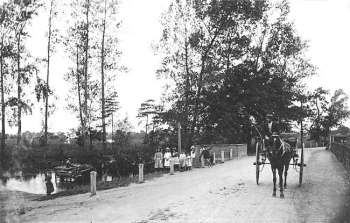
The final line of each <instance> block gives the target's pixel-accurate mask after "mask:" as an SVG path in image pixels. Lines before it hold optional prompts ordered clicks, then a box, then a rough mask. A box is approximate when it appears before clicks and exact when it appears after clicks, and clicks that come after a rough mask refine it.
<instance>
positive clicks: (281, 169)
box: [278, 166, 284, 198]
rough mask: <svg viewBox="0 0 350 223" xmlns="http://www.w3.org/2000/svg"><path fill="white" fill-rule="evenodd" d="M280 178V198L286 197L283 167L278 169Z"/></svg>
mask: <svg viewBox="0 0 350 223" xmlns="http://www.w3.org/2000/svg"><path fill="white" fill-rule="evenodd" d="M278 176H279V186H280V196H281V198H283V197H284V194H283V166H282V167H280V168H278Z"/></svg>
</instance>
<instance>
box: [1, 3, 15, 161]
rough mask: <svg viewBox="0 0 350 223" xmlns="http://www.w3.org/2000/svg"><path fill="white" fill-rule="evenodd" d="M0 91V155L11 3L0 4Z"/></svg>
mask: <svg viewBox="0 0 350 223" xmlns="http://www.w3.org/2000/svg"><path fill="white" fill-rule="evenodd" d="M0 15H1V16H0V76H1V79H0V91H1V92H0V93H1V127H2V128H1V143H0V146H1V150H0V156H2V152H3V151H4V149H5V140H6V124H5V123H6V103H5V91H6V90H5V88H6V86H5V85H6V83H5V79H6V75H7V74H8V73H9V68H8V64H7V63H6V60H7V59H11V58H12V57H13V56H14V52H13V51H14V49H13V48H14V46H13V40H12V34H13V29H14V25H15V24H14V22H13V19H14V15H15V14H14V10H13V5H12V4H11V3H2V5H0Z"/></svg>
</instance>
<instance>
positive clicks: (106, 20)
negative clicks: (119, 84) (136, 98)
mask: <svg viewBox="0 0 350 223" xmlns="http://www.w3.org/2000/svg"><path fill="white" fill-rule="evenodd" d="M100 5H101V7H100V10H98V13H99V14H100V15H101V22H100V24H101V25H100V29H99V30H98V31H100V33H101V44H100V58H99V59H100V70H101V79H100V84H101V90H100V91H101V122H102V143H103V148H104V149H105V148H106V118H107V117H108V115H107V114H106V99H107V98H109V99H108V100H109V101H112V100H113V99H114V100H115V99H116V97H117V93H116V91H115V90H114V87H112V86H110V85H111V83H113V82H114V81H115V72H116V71H120V70H123V69H124V67H122V66H119V65H118V63H117V61H118V58H119V56H120V54H121V52H120V50H118V48H117V46H118V38H117V35H116V33H117V32H118V29H119V26H120V21H119V20H118V18H117V8H118V2H117V1H116V0H102V1H101V2H100Z"/></svg>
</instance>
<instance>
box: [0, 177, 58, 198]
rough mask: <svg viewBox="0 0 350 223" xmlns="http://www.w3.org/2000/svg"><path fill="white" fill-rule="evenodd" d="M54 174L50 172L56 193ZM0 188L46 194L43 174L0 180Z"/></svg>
mask: <svg viewBox="0 0 350 223" xmlns="http://www.w3.org/2000/svg"><path fill="white" fill-rule="evenodd" d="M55 179H56V176H55V174H54V173H52V178H51V182H52V184H53V187H54V192H53V193H57V192H58V190H57V185H56V180H55ZM0 190H11V191H23V192H27V193H32V194H46V185H45V174H38V175H36V176H34V177H31V178H27V177H26V178H24V177H16V178H9V179H7V180H6V181H0Z"/></svg>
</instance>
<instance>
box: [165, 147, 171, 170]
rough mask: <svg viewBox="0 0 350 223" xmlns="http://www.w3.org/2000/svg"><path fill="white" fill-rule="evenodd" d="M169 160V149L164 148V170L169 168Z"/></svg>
mask: <svg viewBox="0 0 350 223" xmlns="http://www.w3.org/2000/svg"><path fill="white" fill-rule="evenodd" d="M170 158H171V152H170V148H169V147H167V148H165V153H164V168H166V169H169V168H170Z"/></svg>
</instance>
